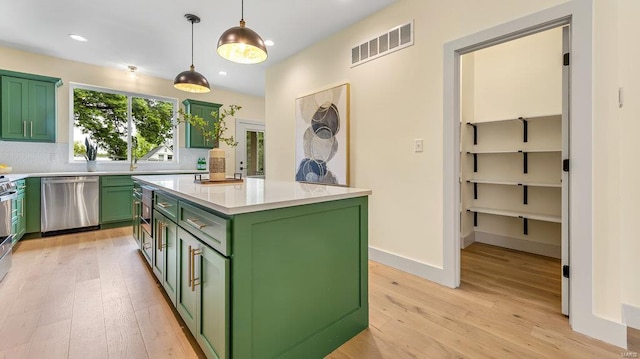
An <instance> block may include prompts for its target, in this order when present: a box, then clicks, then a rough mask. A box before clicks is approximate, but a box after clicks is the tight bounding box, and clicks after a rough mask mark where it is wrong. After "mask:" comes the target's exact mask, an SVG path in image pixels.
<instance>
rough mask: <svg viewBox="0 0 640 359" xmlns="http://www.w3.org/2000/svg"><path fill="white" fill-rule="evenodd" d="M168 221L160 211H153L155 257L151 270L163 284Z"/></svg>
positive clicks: (152, 260)
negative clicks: (165, 237) (164, 246)
mask: <svg viewBox="0 0 640 359" xmlns="http://www.w3.org/2000/svg"><path fill="white" fill-rule="evenodd" d="M165 222H166V219H165V218H164V216H163V215H161V214H160V213H158V211H155V210H154V211H153V249H152V252H153V255H152V256H151V258H152V259H151V269H152V270H153V274H155V275H156V278H158V280H159V281H160V283H162V282H163V281H162V279H163V277H164V263H165V259H164V257H165V254H164V248H163V245H164V235H165V231H164V225H165Z"/></svg>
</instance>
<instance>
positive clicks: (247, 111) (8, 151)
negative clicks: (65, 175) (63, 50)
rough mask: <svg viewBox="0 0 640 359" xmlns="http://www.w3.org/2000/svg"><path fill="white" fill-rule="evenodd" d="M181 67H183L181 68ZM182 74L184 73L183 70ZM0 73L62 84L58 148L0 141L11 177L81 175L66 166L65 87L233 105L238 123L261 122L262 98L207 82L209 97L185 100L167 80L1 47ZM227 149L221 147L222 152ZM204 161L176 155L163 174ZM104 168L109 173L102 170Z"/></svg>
mask: <svg viewBox="0 0 640 359" xmlns="http://www.w3.org/2000/svg"><path fill="white" fill-rule="evenodd" d="M185 66H188V64H187V65H185ZM185 68H186V67H185ZM0 69H3V70H10V71H17V72H26V73H33V74H38V75H44V76H51V77H59V78H62V81H63V86H61V87H60V88H58V89H57V95H58V102H57V106H58V107H57V116H58V122H57V129H56V130H57V140H56V141H57V143H55V144H50V143H27V142H14V141H0V163H7V164H9V165H10V166H11V167H13V172H14V173H18V172H48V171H79V170H84V169H85V168H86V165H85V164H84V163H68V153H69V149H68V148H69V146H68V144H69V125H70V123H71V119H70V114H69V101H71V99H70V97H69V83H70V82H75V83H82V84H87V85H93V86H99V87H105V88H110V89H115V90H120V91H129V92H135V93H141V94H149V95H158V96H164V97H172V98H177V99H178V102H179V103H180V106H181V107H182V104H181V102H182V101H183V100H184V99H186V98H191V99H196V100H200V101H207V102H215V103H221V104H223V105H230V104H236V105H240V106H242V110H240V112H238V113H237V114H236V116H237V117H238V118H242V119H250V120H256V121H263V120H264V98H262V97H257V96H250V95H244V94H240V93H235V92H230V91H224V90H220V89H216V88H215V78H214V77H213V76H209V77H208V79H209V82H210V83H211V84H212V91H211V92H210V93H208V94H189V93H186V92H182V91H179V90H176V89H175V88H174V87H173V81H172V80H166V79H161V78H156V77H151V76H146V75H144V74H143V73H140V74H138V78H137V79H132V78H131V77H129V76H128V75H129V74H128V70H126V69H122V70H119V69H113V68H107V67H101V66H95V65H89V64H84V63H79V62H74V61H69V60H64V59H60V58H55V57H50V56H44V55H38V54H34V53H29V52H25V51H19V50H15V49H11V48H4V47H0ZM228 125H229V126H228V127H229V130H228V131H229V132H228V134H234V133H235V121H233V119H231V120H230V121H228ZM179 131H180V135H179V137H178V144H179V147H184V126H183V125H181V126H180V128H179ZM225 146H226V145H222V147H223V148H224V147H225ZM234 152H235V151H234V150H229V149H228V148H227V174H229V175H232V174H233V172H234V164H235V153H234ZM203 156H206V150H191V149H184V148H180V149H179V161H180V163H174V164H170V165H167V164H165V165H164V166H163V167H162V168H172V169H173V168H175V169H178V168H179V169H195V167H196V160H197V158H198V157H203ZM99 166H100V167H101V168H99V170H109V169H113V170H124V169H128V168H129V163H128V162H126V161H125V162H124V163H111V164H108V165H107V164H103V163H100V164H99ZM107 166H108V167H107ZM138 168H140V169H143V168H144V169H153V168H158V164H157V163H142V162H141V163H139V166H138Z"/></svg>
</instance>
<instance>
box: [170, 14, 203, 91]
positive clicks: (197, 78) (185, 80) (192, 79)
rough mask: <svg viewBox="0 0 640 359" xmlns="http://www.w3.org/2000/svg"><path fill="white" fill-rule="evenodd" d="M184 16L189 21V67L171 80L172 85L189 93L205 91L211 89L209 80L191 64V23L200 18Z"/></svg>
mask: <svg viewBox="0 0 640 359" xmlns="http://www.w3.org/2000/svg"><path fill="white" fill-rule="evenodd" d="M184 17H186V18H187V20H189V22H191V67H190V68H189V70H187V71H182V72H181V73H179V74H178V76H176V79H175V80H173V87H175V88H177V89H178V90H182V91H186V92H191V93H207V92H209V91H211V87H210V86H209V81H207V78H206V77H204V76H203V75H202V74H201V73H199V72H197V71H196V68H195V67H194V66H193V24H194V23H199V22H200V18H199V17H197V16H196V15H192V14H186V15H185V16H184Z"/></svg>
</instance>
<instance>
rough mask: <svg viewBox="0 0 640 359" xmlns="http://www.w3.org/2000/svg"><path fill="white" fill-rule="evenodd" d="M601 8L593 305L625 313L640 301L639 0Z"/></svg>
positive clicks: (617, 315)
mask: <svg viewBox="0 0 640 359" xmlns="http://www.w3.org/2000/svg"><path fill="white" fill-rule="evenodd" d="M594 10H595V11H594V14H595V23H594V27H595V35H596V36H595V39H594V49H595V54H594V63H595V64H596V68H595V71H594V82H595V83H594V98H595V99H596V101H595V105H594V110H595V116H596V122H595V123H594V134H595V136H594V151H593V153H594V171H593V172H594V173H593V179H594V214H593V216H594V221H593V228H594V237H595V238H594V288H593V292H594V306H595V309H596V312H597V313H598V314H600V315H602V316H604V317H607V318H612V319H614V320H617V321H620V320H621V308H620V303H621V302H622V303H627V304H630V305H632V306H634V307H636V308H640V281H638V277H637V276H638V273H640V261H639V260H638V255H639V254H640V232H639V231H638V226H637V222H638V218H640V207H638V203H640V187H639V183H640V182H639V180H638V178H640V166H638V159H637V156H636V152H637V147H638V146H637V142H638V134H640V121H639V119H640V103H639V101H638V99H639V98H640V69H639V68H638V64H640V49H639V48H638V46H637V45H636V44H637V42H638V38H639V36H640V24H639V23H638V16H639V15H640V2H638V1H637V0H612V1H607V2H604V1H596V2H595V9H594ZM619 87H622V88H624V99H625V101H624V107H622V108H620V107H619V106H618V88H619Z"/></svg>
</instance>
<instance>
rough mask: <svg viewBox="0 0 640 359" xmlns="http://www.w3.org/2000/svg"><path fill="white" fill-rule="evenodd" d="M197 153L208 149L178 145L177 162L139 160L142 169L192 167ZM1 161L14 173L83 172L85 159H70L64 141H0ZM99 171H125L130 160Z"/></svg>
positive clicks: (204, 154)
mask: <svg viewBox="0 0 640 359" xmlns="http://www.w3.org/2000/svg"><path fill="white" fill-rule="evenodd" d="M198 157H207V150H200V149H190V148H180V149H179V150H178V158H179V160H178V162H177V163H176V162H173V163H162V164H160V163H159V162H138V164H137V166H138V169H144V170H160V169H166V170H194V169H196V164H197V162H198ZM0 163H4V164H6V165H8V166H11V167H12V168H13V170H12V172H13V173H40V172H67V171H70V172H74V171H77V172H82V171H86V169H87V165H86V163H85V162H78V163H69V145H68V144H67V143H39V142H10V141H0ZM97 170H98V171H127V170H129V162H106V163H105V162H100V161H98V168H97Z"/></svg>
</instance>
